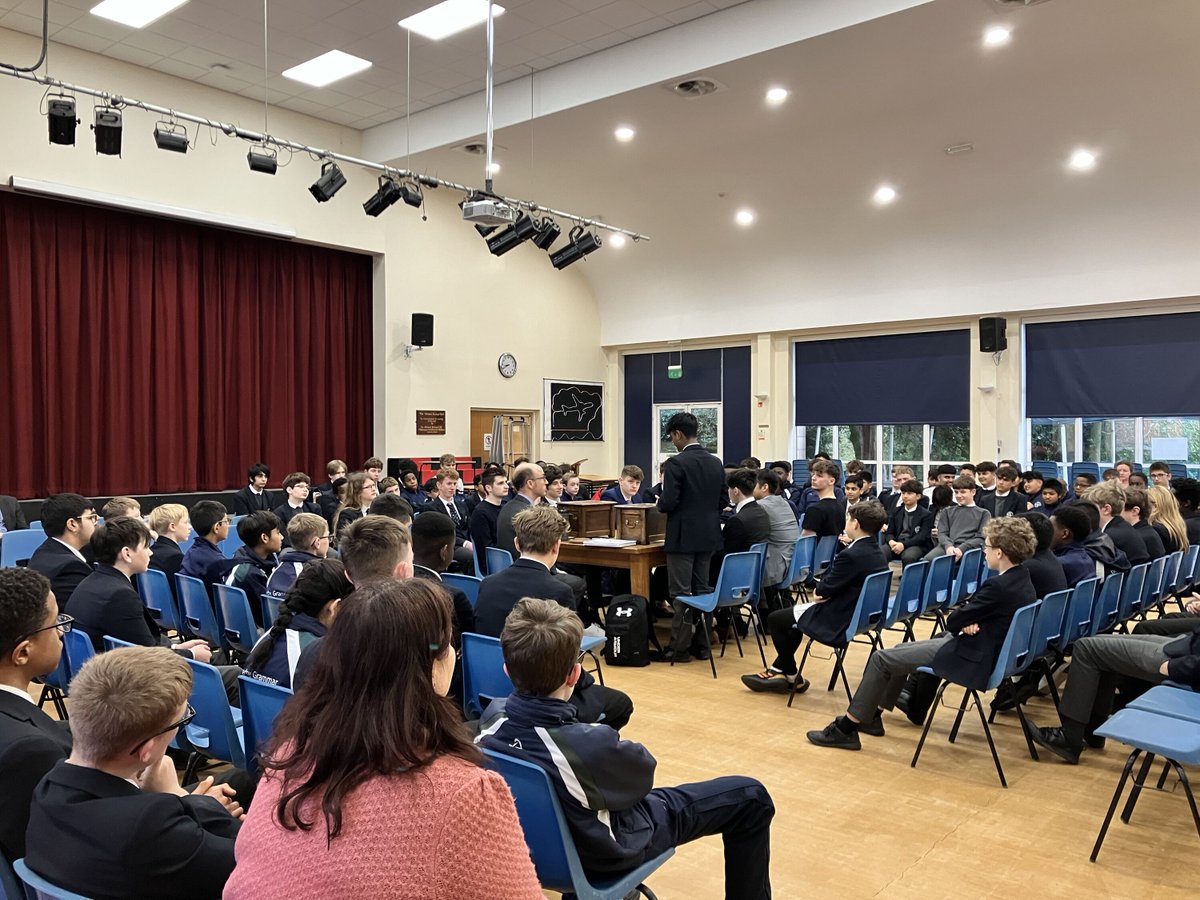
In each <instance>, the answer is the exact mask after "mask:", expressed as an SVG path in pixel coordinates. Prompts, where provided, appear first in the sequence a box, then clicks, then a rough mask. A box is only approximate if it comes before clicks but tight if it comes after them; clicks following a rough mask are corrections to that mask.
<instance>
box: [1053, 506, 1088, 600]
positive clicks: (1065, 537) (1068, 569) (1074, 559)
mask: <svg viewBox="0 0 1200 900" xmlns="http://www.w3.org/2000/svg"><path fill="white" fill-rule="evenodd" d="M1078 506H1079V505H1078V504H1076V503H1072V504H1071V505H1070V506H1063V507H1060V508H1059V509H1058V510H1056V511H1055V513H1054V515H1052V516H1051V517H1050V525H1051V527H1052V528H1053V529H1054V544H1053V549H1054V555H1055V556H1056V557H1057V558H1058V561H1059V563H1060V564H1061V565H1062V568H1063V573H1064V574H1065V575H1066V578H1067V586H1068V587H1075V585H1077V584H1079V582H1081V581H1083V580H1084V579H1085V578H1095V577H1096V563H1095V562H1094V561H1093V560H1092V557H1091V555H1090V554H1089V553H1088V552H1087V548H1086V547H1084V542H1085V541H1086V540H1087V538H1088V535H1089V534H1091V531H1092V526H1091V523H1090V522H1089V521H1088V517H1087V514H1086V513H1085V512H1084V511H1083V510H1082V509H1079V508H1078Z"/></svg>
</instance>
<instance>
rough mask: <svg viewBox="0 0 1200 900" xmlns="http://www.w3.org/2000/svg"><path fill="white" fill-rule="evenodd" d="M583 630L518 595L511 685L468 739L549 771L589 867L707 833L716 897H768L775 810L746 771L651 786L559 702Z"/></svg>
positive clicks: (507, 656) (639, 763)
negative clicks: (713, 839)
mask: <svg viewBox="0 0 1200 900" xmlns="http://www.w3.org/2000/svg"><path fill="white" fill-rule="evenodd" d="M582 634H583V625H582V623H580V621H579V618H578V617H577V616H576V615H575V614H574V613H573V612H572V611H571V610H568V609H566V608H565V607H562V606H560V605H558V604H557V603H552V602H548V601H546V600H532V599H525V600H521V601H520V602H518V603H517V605H516V606H515V607H514V608H513V611H512V612H511V613H509V616H508V619H507V621H506V623H505V626H504V631H503V632H502V634H501V636H500V642H501V644H502V646H503V648H504V664H505V667H506V668H507V670H508V674H509V676H510V677H511V678H512V682H513V685H514V687H515V688H516V691H515V692H514V693H513V694H512V695H511V696H509V697H508V698H506V699H503V700H497V701H494V702H493V703H491V704H490V705H489V706H488V708H487V710H486V711H485V712H484V715H483V720H482V721H481V723H480V726H481V727H480V732H479V737H477V738H476V742H477V743H480V744H482V745H483V746H484V747H486V748H487V749H489V750H494V751H496V752H498V753H503V754H506V755H508V756H514V757H517V758H520V759H523V760H526V761H528V762H532V763H536V764H537V765H539V766H541V767H542V769H543V770H544V771H545V772H546V774H547V775H549V776H550V781H551V782H552V783H553V785H554V789H555V792H556V793H557V794H558V800H559V803H560V805H561V806H562V809H563V814H564V815H565V817H566V819H567V824H568V826H569V827H570V829H571V835H572V836H573V837H574V839H575V847H576V849H577V850H578V852H579V858H580V860H581V862H582V863H583V866H584V868H585V869H587V870H588V871H589V872H621V871H626V870H629V869H632V868H634V867H636V866H638V865H641V864H642V863H643V862H645V861H646V860H649V859H653V858H654V857H656V856H658V855H660V854H662V853H663V852H665V851H666V850H668V849H670V848H672V847H675V846H677V845H678V844H682V843H686V842H687V841H692V840H695V839H696V838H699V837H704V836H706V835H712V834H720V835H721V836H722V837H723V839H724V842H725V896H726V897H727V898H739V900H751V898H764V900H765V898H769V897H770V896H771V881H770V856H771V835H770V828H771V818H772V817H773V816H774V815H775V806H774V804H773V803H772V802H771V797H770V795H769V794H768V793H767V790H766V788H764V787H763V786H762V784H760V783H759V782H758V781H756V780H754V779H753V778H746V777H743V776H727V777H724V778H714V779H712V780H711V781H703V782H698V783H696V784H684V785H679V786H678V787H669V788H655V787H654V769H655V766H656V763H655V760H654V757H653V756H651V755H650V752H649V751H648V750H647V749H646V748H645V747H643V746H642V745H641V744H637V743H635V742H633V741H623V740H621V738H620V735H618V734H617V732H615V731H614V730H613V729H611V728H609V727H608V726H607V725H604V724H596V725H583V724H580V723H579V722H578V721H577V719H576V712H575V707H573V706H572V705H571V704H570V703H568V702H567V698H569V697H570V696H571V691H572V689H573V688H574V685H575V683H576V681H578V679H579V675H580V672H581V669H580V666H579V658H580V653H579V641H580V638H581V636H582Z"/></svg>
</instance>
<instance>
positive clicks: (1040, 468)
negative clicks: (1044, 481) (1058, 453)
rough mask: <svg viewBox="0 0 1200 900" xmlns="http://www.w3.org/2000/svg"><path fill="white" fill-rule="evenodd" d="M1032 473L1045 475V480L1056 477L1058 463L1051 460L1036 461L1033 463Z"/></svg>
mask: <svg viewBox="0 0 1200 900" xmlns="http://www.w3.org/2000/svg"><path fill="white" fill-rule="evenodd" d="M1033 471H1035V472H1039V473H1041V474H1042V475H1045V476H1046V477H1047V478H1057V477H1058V463H1056V462H1054V460H1051V459H1037V460H1034V462H1033Z"/></svg>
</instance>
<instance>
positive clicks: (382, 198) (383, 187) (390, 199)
mask: <svg viewBox="0 0 1200 900" xmlns="http://www.w3.org/2000/svg"><path fill="white" fill-rule="evenodd" d="M314 193H315V192H314ZM401 194H402V191H401V188H400V185H398V184H396V182H395V181H393V180H392V179H390V178H388V177H387V176H386V175H380V176H379V190H377V191H376V192H375V193H374V194H372V195H371V198H370V199H369V200H367V202H366V203H364V204H363V212H365V213H366V214H367V215H368V216H377V215H379V214H380V213H381V212H383V211H384V210H385V209H387V208H388V207H389V206H391V205H392V204H393V203H395V202H396V201H397V200H399V199H400V196H401ZM317 199H318V200H320V199H321V198H320V197H317Z"/></svg>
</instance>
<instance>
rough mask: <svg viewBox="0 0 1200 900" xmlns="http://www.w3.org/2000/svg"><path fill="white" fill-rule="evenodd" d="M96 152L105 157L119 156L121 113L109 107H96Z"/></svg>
mask: <svg viewBox="0 0 1200 900" xmlns="http://www.w3.org/2000/svg"><path fill="white" fill-rule="evenodd" d="M92 131H94V132H95V133H96V152H97V153H103V154H104V155H105V156H120V155H121V111H120V110H119V109H113V108H112V107H111V106H97V107H96V121H95V124H93V125H92Z"/></svg>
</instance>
